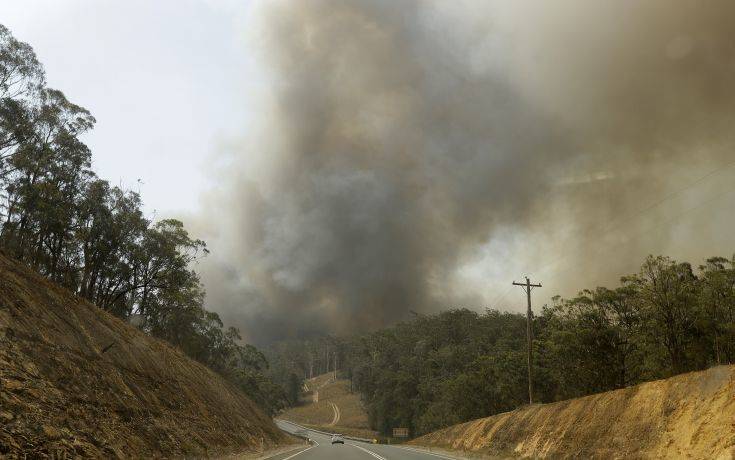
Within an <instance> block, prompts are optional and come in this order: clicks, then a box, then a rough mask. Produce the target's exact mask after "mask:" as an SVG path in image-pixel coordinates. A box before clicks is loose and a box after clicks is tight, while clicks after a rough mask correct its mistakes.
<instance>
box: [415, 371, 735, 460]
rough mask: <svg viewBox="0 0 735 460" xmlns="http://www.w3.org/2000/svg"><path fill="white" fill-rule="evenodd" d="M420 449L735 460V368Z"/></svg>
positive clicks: (605, 397)
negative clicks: (442, 448) (439, 448)
mask: <svg viewBox="0 0 735 460" xmlns="http://www.w3.org/2000/svg"><path fill="white" fill-rule="evenodd" d="M412 443H413V444H417V445H424V446H436V447H444V448H449V449H453V450H463V451H470V452H476V453H483V454H486V455H488V456H496V457H531V458H604V459H615V458H617V459H623V458H625V459H627V458H661V459H664V458H665V459H671V458H701V459H723V460H724V459H728V460H729V459H733V458H735V366H720V367H715V368H712V369H709V370H707V371H703V372H693V373H689V374H684V375H679V376H676V377H673V378H670V379H667V380H660V381H655V382H649V383H644V384H641V385H637V386H635V387H631V388H626V389H622V390H616V391H610V392H607V393H600V394H597V395H592V396H587V397H584V398H577V399H572V400H568V401H562V402H558V403H553V404H541V405H533V406H527V407H523V408H521V409H518V410H515V411H512V412H507V413H504V414H498V415H495V416H492V417H488V418H485V419H479V420H475V421H472V422H467V423H463V424H460V425H455V426H452V427H449V428H445V429H443V430H439V431H436V432H434V433H431V434H428V435H426V436H423V437H421V438H418V439H415V440H414V441H412Z"/></svg>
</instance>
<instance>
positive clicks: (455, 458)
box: [393, 446, 457, 460]
mask: <svg viewBox="0 0 735 460" xmlns="http://www.w3.org/2000/svg"><path fill="white" fill-rule="evenodd" d="M393 447H398V448H399V449H406V450H410V451H412V452H418V453H420V454H426V455H431V456H434V457H439V458H447V459H449V460H457V457H447V456H446V455H441V454H435V453H433V452H429V451H426V450H422V449H414V448H412V447H403V446H393Z"/></svg>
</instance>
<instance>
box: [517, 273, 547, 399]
mask: <svg viewBox="0 0 735 460" xmlns="http://www.w3.org/2000/svg"><path fill="white" fill-rule="evenodd" d="M513 285H514V286H521V287H522V288H523V290H524V291H526V296H527V297H528V311H526V340H527V344H526V348H528V350H527V351H528V353H527V354H528V403H529V404H533V370H532V367H533V330H532V328H531V316H533V311H531V289H532V288H535V287H541V284H531V280H529V279H528V277H527V276H526V282H525V283H516V282H515V281H513Z"/></svg>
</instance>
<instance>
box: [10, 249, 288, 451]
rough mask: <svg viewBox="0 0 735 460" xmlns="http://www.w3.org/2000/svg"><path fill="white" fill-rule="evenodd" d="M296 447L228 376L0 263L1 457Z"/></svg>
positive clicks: (16, 267)
mask: <svg viewBox="0 0 735 460" xmlns="http://www.w3.org/2000/svg"><path fill="white" fill-rule="evenodd" d="M290 442H294V441H293V440H290V439H288V438H286V437H285V436H284V434H283V433H282V432H281V431H280V430H279V429H278V428H277V427H276V426H275V425H274V424H273V422H272V421H271V420H270V418H269V417H267V416H266V415H265V414H264V413H263V412H262V411H261V410H260V409H259V408H257V407H256V406H255V404H254V403H252V402H251V401H250V400H249V399H248V398H247V397H246V396H245V395H244V394H243V393H242V392H240V391H239V390H238V389H237V388H235V387H234V386H232V385H230V384H229V383H228V382H226V381H225V380H224V379H222V378H221V377H220V376H219V375H217V374H215V373H214V372H212V371H210V370H209V369H208V368H206V367H205V366H203V365H201V364H199V363H197V362H195V361H193V360H191V359H189V358H188V357H186V356H185V355H184V354H183V353H181V352H180V351H178V350H176V349H174V348H173V347H171V346H169V345H168V344H166V343H164V342H162V341H160V340H156V339H154V338H151V337H149V336H147V335H145V334H144V333H142V332H141V331H139V330H137V329H136V328H134V327H132V326H130V325H128V324H127V323H125V322H124V321H121V320H119V319H118V318H115V317H114V316H112V315H110V314H108V313H106V312H104V311H102V310H100V309H99V308H97V307H96V306H94V305H92V304H90V303H88V302H86V301H84V300H81V299H79V298H78V297H76V296H75V295H73V294H72V293H70V292H68V291H67V290H65V289H63V288H60V287H59V286H57V285H55V284H53V283H51V282H49V281H47V280H46V279H44V278H43V277H41V276H39V275H37V274H36V273H34V272H32V271H31V270H29V269H27V268H26V267H24V266H21V265H20V264H18V263H17V262H14V261H12V260H10V259H9V258H7V257H5V256H4V255H2V254H0V457H3V456H7V457H10V458H13V457H16V456H17V457H23V456H24V455H27V456H28V457H29V458H33V457H36V458H39V457H40V458H44V457H55V458H65V457H64V455H67V456H83V457H106V458H111V457H181V456H197V457H201V456H212V455H220V454H226V453H231V452H258V451H262V450H265V449H271V448H274V447H276V446H279V445H283V444H286V443H290Z"/></svg>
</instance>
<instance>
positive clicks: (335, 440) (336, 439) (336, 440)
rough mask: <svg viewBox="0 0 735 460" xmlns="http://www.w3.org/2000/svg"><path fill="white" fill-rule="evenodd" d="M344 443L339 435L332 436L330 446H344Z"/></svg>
mask: <svg viewBox="0 0 735 460" xmlns="http://www.w3.org/2000/svg"><path fill="white" fill-rule="evenodd" d="M344 443H345V440H344V438H343V437H342V435H341V434H333V435H332V444H344Z"/></svg>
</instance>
